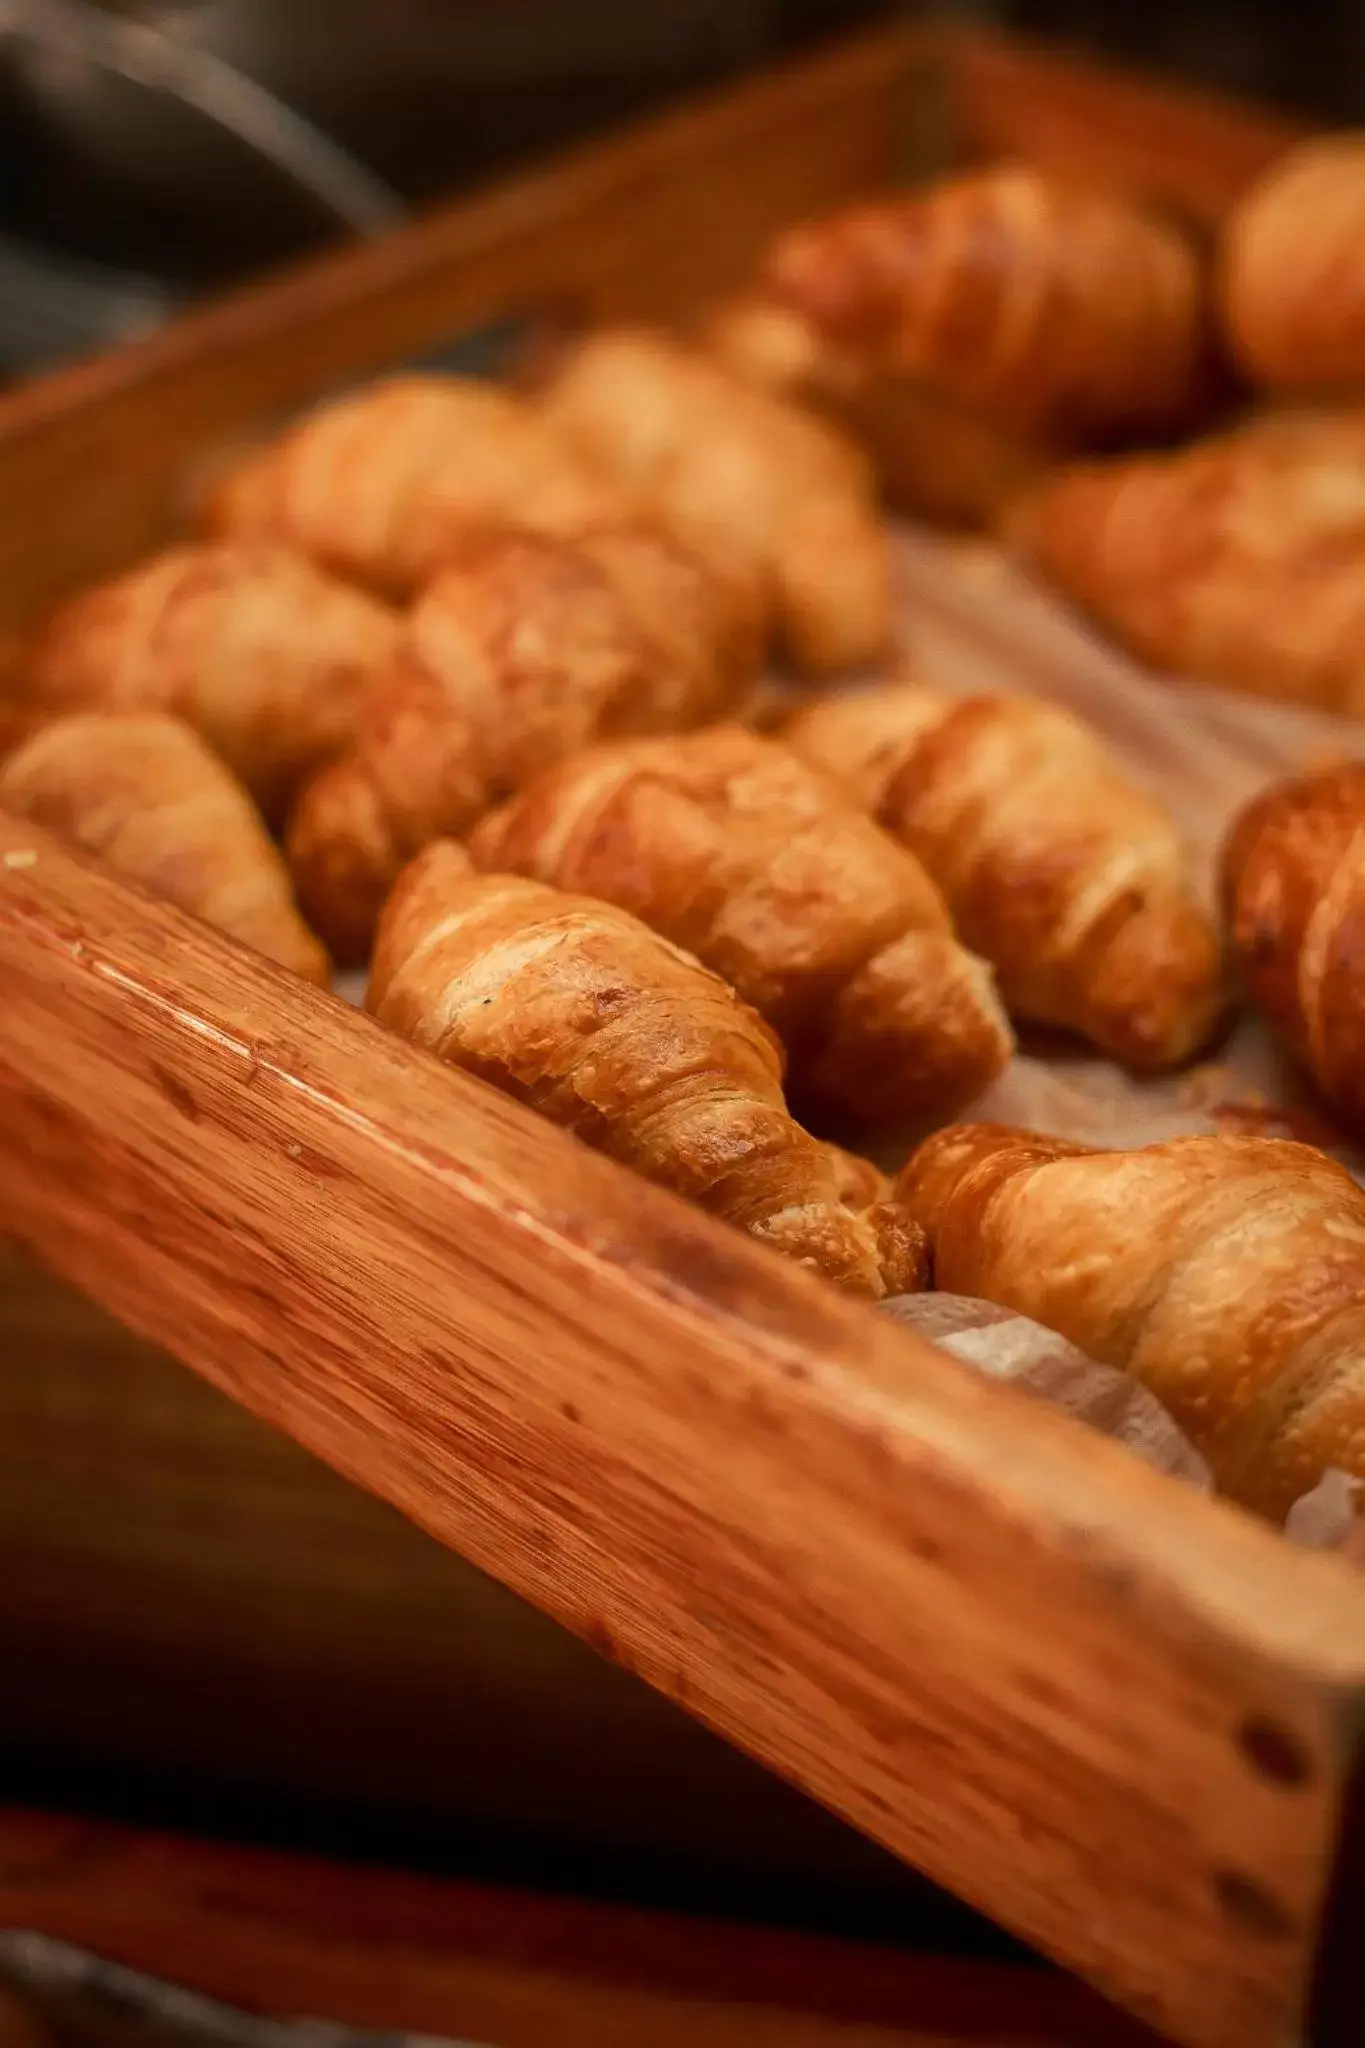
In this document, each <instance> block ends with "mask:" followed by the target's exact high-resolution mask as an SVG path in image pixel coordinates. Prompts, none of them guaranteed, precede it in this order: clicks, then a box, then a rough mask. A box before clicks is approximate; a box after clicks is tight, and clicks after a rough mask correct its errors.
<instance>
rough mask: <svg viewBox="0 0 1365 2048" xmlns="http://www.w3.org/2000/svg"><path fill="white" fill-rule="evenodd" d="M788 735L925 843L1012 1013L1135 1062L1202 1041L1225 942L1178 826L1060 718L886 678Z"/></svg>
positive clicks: (891, 825) (813, 711) (1046, 710)
mask: <svg viewBox="0 0 1365 2048" xmlns="http://www.w3.org/2000/svg"><path fill="white" fill-rule="evenodd" d="M784 730H785V737H786V738H787V740H788V742H789V744H790V745H791V746H792V747H794V748H795V749H796V751H797V752H798V753H799V754H802V755H803V756H804V757H805V758H806V759H808V760H810V761H813V762H814V763H816V765H817V766H819V767H822V768H825V769H827V770H829V771H830V772H832V773H833V774H835V775H836V776H838V777H840V778H841V779H842V780H843V781H844V782H845V783H846V784H847V786H848V787H849V788H850V790H852V792H853V793H854V794H855V795H856V796H857V798H858V799H859V801H860V802H861V803H862V804H863V805H864V806H865V808H867V809H868V810H870V811H871V812H872V813H873V815H874V816H875V817H876V818H877V819H878V820H879V821H880V822H881V824H882V825H884V826H885V827H886V829H887V830H888V831H890V832H891V833H892V835H893V836H894V837H896V838H898V839H900V840H901V841H903V843H904V844H905V845H906V846H908V847H909V848H910V849H911V851H912V852H914V853H916V854H918V855H919V858H920V859H921V860H922V861H923V863H924V865H925V867H926V868H927V869H928V871H929V873H930V874H931V875H932V876H933V878H934V880H935V881H936V882H937V883H938V885H939V887H940V889H942V891H943V893H944V896H945V897H946V899H947V903H948V908H949V910H950V911H951V913H952V917H953V922H954V924H955V926H956V928H957V931H958V934H959V936H960V937H961V939H962V941H963V943H964V944H965V945H967V946H969V947H970V948H971V949H972V951H973V952H974V953H979V954H980V955H981V956H982V957H983V958H984V959H986V960H988V961H989V962H990V963H991V965H992V967H993V968H994V969H995V972H996V977H997V979H998V981H999V983H1000V989H1001V993H1002V995H1003V997H1004V1000H1005V1004H1006V1007H1007V1008H1008V1009H1009V1010H1011V1011H1012V1012H1013V1013H1014V1014H1015V1015H1017V1016H1019V1017H1024V1018H1029V1019H1031V1020H1032V1021H1034V1022H1035V1023H1041V1024H1052V1025H1059V1026H1061V1027H1063V1028H1064V1029H1066V1030H1068V1031H1073V1032H1077V1033H1079V1034H1080V1036H1081V1037H1083V1038H1087V1039H1089V1040H1091V1041H1092V1043H1094V1044H1095V1045H1098V1046H1099V1047H1101V1048H1102V1049H1103V1050H1104V1051H1105V1052H1107V1053H1109V1054H1111V1055H1112V1056H1113V1057H1114V1058H1115V1059H1117V1060H1120V1061H1121V1062H1122V1063H1123V1064H1124V1065H1125V1066H1129V1067H1134V1068H1139V1069H1141V1068H1158V1067H1167V1066H1174V1065H1177V1064H1179V1062H1181V1061H1182V1060H1185V1059H1188V1058H1190V1057H1191V1056H1192V1055H1193V1054H1194V1053H1195V1052H1196V1051H1198V1049H1199V1048H1200V1046H1201V1045H1202V1044H1203V1043H1204V1042H1205V1040H1206V1039H1207V1038H1208V1037H1209V1035H1210V1033H1211V1031H1212V1029H1213V1027H1214V1025H1215V1023H1216V1022H1217V1020H1218V1017H1219V1014H1220V1012H1221V1008H1222V994H1221V972H1220V960H1219V948H1218V941H1217V938H1216V936H1215V933H1214V930H1213V926H1212V923H1211V921H1210V919H1209V918H1208V916H1207V915H1206V914H1205V912H1204V911H1203V909H1202V908H1201V907H1200V905H1199V903H1198V901H1197V899H1196V896H1195V894H1194V890H1193V885H1192V882H1191V879H1190V876H1189V873H1188V869H1187V862H1186V854H1185V849H1184V847H1183V845H1182V842H1181V839H1180V835H1179V834H1178V832H1177V831H1176V828H1175V826H1174V825H1173V824H1172V822H1171V820H1170V819H1169V818H1168V817H1167V816H1166V815H1165V813H1164V812H1163V811H1161V810H1160V809H1159V808H1158V807H1157V805H1155V804H1154V803H1152V802H1151V801H1150V799H1149V798H1148V797H1146V796H1145V795H1143V794H1142V793H1141V792H1140V791H1138V790H1136V789H1134V788H1131V787H1130V786H1129V784H1128V783H1127V782H1126V781H1124V779H1123V777H1122V776H1121V775H1120V774H1119V772H1118V770H1117V769H1116V767H1115V766H1114V764H1113V762H1112V761H1111V760H1110V758H1109V756H1108V754H1107V753H1106V751H1105V750H1104V748H1103V747H1102V746H1101V744H1100V742H1099V740H1098V739H1097V738H1096V736H1095V735H1094V734H1093V733H1091V732H1089V731H1088V730H1087V729H1086V728H1085V727H1084V726H1083V725H1082V724H1081V723H1080V722H1079V721H1078V720H1077V719H1075V718H1072V717H1071V716H1070V714H1069V713H1067V712H1065V711H1062V710H1061V709H1059V708H1058V707H1057V706H1056V705H1053V704H1044V703H1039V702H1034V701H1033V700H1031V699H1027V698H1023V697H1007V696H987V697H973V698H968V699H965V700H962V701H960V702H954V701H953V700H952V699H950V698H947V697H944V696H940V695H939V694H938V693H937V692H935V691H932V690H928V689H924V688H922V687H920V686H918V685H917V684H913V683H900V684H897V683H892V684H888V685H884V686H882V687H880V688H878V689H874V690H868V691H866V692H862V693H860V694H858V695H849V696H844V697H840V698H830V699H827V700H826V701H825V702H823V703H817V704H813V705H811V706H809V707H808V708H806V709H804V710H801V711H798V712H797V713H796V715H795V716H794V717H793V718H792V719H791V720H790V721H789V722H788V723H787V725H786V727H785V729H784ZM967 1291H970V1290H967Z"/></svg>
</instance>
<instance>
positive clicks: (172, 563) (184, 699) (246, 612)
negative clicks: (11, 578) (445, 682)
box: [17, 543, 398, 811]
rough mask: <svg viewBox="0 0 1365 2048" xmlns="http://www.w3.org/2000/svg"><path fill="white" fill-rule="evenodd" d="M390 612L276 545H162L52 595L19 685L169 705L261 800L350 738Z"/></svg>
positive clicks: (67, 700) (67, 702)
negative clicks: (93, 580) (92, 581)
mask: <svg viewBox="0 0 1365 2048" xmlns="http://www.w3.org/2000/svg"><path fill="white" fill-rule="evenodd" d="M397 636H398V621H397V619H396V618H395V617H394V615H393V614H392V613H391V612H390V611H388V610H387V609H386V608H385V607H384V606H383V605H379V604H376V603H375V602H374V600H373V599H372V598H369V597H366V596H364V595H362V593H361V592H359V591H356V590H350V589H348V588H347V587H346V585H345V584H343V583H337V582H334V581H333V580H332V578H331V577H329V576H324V575H322V574H321V573H320V572H319V571H318V570H316V569H314V568H313V567H312V566H311V564H309V563H308V562H305V561H304V560H303V559H302V558H301V557H300V556H298V555H295V554H292V553H290V552H289V551H288V550H287V549H283V548H278V547H274V546H270V545H264V546H263V545H261V544H260V543H254V544H250V545H235V544H231V543H227V544H218V545H213V544H211V545H209V546H204V547H180V548H171V549H169V550H168V551H167V552H166V553H165V554H161V555H156V556H154V557H153V558H152V559H151V560H150V561H147V562H143V563H142V564H140V566H139V567H137V568H135V569H132V570H130V571H129V572H128V573H127V574H126V575H124V576H118V577H115V578H114V579H113V580H112V581H110V582H108V583H102V584H99V585H98V586H97V587H96V588H94V589H92V590H86V591H83V592H81V593H80V594H79V595H77V596H76V597H74V598H71V599H70V600H69V601H68V602H67V603H66V604H63V605H61V606H59V607H58V609H57V611H56V612H55V613H53V615H52V616H51V618H50V619H49V620H48V621H47V623H46V624H45V625H44V626H43V627H40V628H39V630H38V632H37V633H36V635H35V636H34V638H33V639H32V640H31V641H30V642H29V644H28V646H27V648H26V650H25V653H24V656H23V658H22V661H21V664H20V673H19V678H18V684H17V688H18V691H19V692H20V693H21V695H22V696H23V697H24V698H25V699H27V701H28V702H29V703H30V704H32V705H33V706H34V707H35V709H38V710H41V711H45V712H51V713H54V714H55V713H56V712H59V711H69V710H74V709H77V708H78V707H85V706H89V707H101V708H103V709H106V710H111V711H114V710H147V711H168V712H172V713H174V715H175V716H176V717H178V718H181V719H183V720H184V721H185V723H186V724H187V725H191V726H193V727H194V729H195V731H196V732H198V733H199V734H200V735H201V737H202V738H204V739H205V740H207V741H208V743H209V745H210V746H211V747H212V748H213V750H214V752H215V753H217V754H220V755H221V756H222V758H223V760H225V761H226V762H227V763H228V766H229V767H230V768H232V769H233V770H234V771H235V772H236V774H238V775H239V776H240V777H241V779H242V781H243V782H244V783H245V784H246V785H247V787H248V788H249V789H250V790H251V792H252V794H253V796H255V798H256V799H257V801H258V802H259V803H260V804H261V805H262V807H263V808H265V809H266V810H268V811H273V810H275V809H276V808H277V807H278V806H279V805H280V803H281V802H283V800H284V799H285V798H286V797H287V796H288V794H289V793H290V792H291V791H292V789H293V787H294V786H295V784H296V783H297V782H298V781H299V779H300V777H301V776H302V775H304V774H305V773H307V772H309V771H311V770H312V769H313V768H316V767H317V766H318V764H319V762H321V761H324V760H326V759H327V758H328V757H329V756H330V755H332V754H335V753H336V752H337V751H338V749H339V748H340V747H341V746H343V745H344V744H345V742H346V741H347V740H348V739H349V738H350V736H351V733H352V732H353V730H354V727H355V719H356V712H357V709H358V706H359V703H360V700H361V697H362V695H363V694H364V691H365V689H366V687H367V685H368V684H369V683H370V681H371V679H372V678H373V677H374V676H375V674H376V673H378V671H379V670H380V669H381V668H382V667H383V665H384V664H385V663H386V662H387V661H388V660H389V658H390V657H391V656H392V654H393V651H394V648H395V646H396V644H397Z"/></svg>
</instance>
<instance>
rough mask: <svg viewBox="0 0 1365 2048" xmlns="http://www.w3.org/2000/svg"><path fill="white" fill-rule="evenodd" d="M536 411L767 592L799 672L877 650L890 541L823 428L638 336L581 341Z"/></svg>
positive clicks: (842, 449)
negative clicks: (544, 413) (887, 539)
mask: <svg viewBox="0 0 1365 2048" xmlns="http://www.w3.org/2000/svg"><path fill="white" fill-rule="evenodd" d="M543 404H544V408H545V412H546V416H547V418H548V419H549V420H550V421H551V422H552V424H553V425H554V426H556V427H557V428H558V429H560V430H561V431H562V432H563V433H564V434H565V435H566V436H567V437H568V438H569V439H570V440H572V441H573V442H574V444H575V445H576V446H577V447H579V448H581V449H582V450H583V452H584V454H585V456H586V457H588V458H589V459H590V460H592V461H593V462H594V463H596V464H599V465H600V466H601V467H602V468H604V469H606V470H609V471H610V472H611V474H612V475H613V476H614V477H616V478H617V480H618V481H619V483H620V484H621V485H622V486H623V487H624V488H626V489H627V490H629V491H630V492H631V493H632V494H633V495H635V496H636V497H638V498H639V499H640V500H641V501H642V503H644V504H645V505H646V506H648V508H649V510H650V511H651V512H652V513H653V514H654V515H655V516H656V517H658V518H660V519H662V520H663V521H664V523H665V524H666V525H667V526H668V527H669V528H670V530H672V531H674V532H676V533H679V534H681V535H682V536H683V537H684V538H685V539H686V540H687V541H688V542H689V544H691V545H693V546H695V547H698V548H700V549H701V550H702V551H703V552H704V553H705V554H706V555H707V557H708V559H710V560H711V561H712V562H713V563H715V564H716V565H717V566H718V567H719V568H721V569H723V570H726V571H727V572H728V573H730V574H739V575H742V576H743V577H745V578H746V579H747V580H749V581H751V582H752V583H754V584H755V585H756V586H757V587H758V588H760V589H761V590H762V591H764V592H766V593H767V596H768V600H769V602H770V605H771V607H772V609H773V611H774V613H775V616H776V619H777V622H778V628H779V631H780V633H781V636H782V638H783V641H784V643H785V647H786V651H787V653H788V654H789V655H790V657H791V659H792V661H793V662H794V663H795V664H796V666H797V667H798V668H801V669H803V670H807V671H810V672H812V673H824V672H826V671H829V670H834V669H840V668H849V667H854V666H856V665H857V664H859V663H863V662H870V661H873V660H875V659H876V658H877V657H878V656H879V655H881V654H882V653H884V651H885V649H886V647H887V645H888V643H889V640H890V636H891V589H890V564H889V554H888V549H887V543H886V536H885V534H884V532H883V530H882V527H881V523H880V521H879V519H878V516H877V508H876V503H875V495H874V490H873V483H872V476H871V471H870V468H869V466H868V464H867V462H866V461H865V459H864V458H863V456H862V455H860V454H859V452H858V451H857V450H856V449H855V448H854V446H853V444H852V443H851V442H850V441H848V440H847V439H846V438H845V437H844V436H842V435H840V434H838V433H837V432H836V431H835V430H834V429H833V428H832V427H829V426H827V425H825V423H824V422H823V421H821V420H818V419H816V418H814V417H813V416H812V415H810V414H809V413H807V412H805V411H803V410H802V409H801V408H800V407H798V406H794V405H789V404H787V403H786V402H785V401H783V400H782V399H780V398H778V397H775V396H773V395H772V394H771V393H769V392H767V391H763V390H760V389H758V388H757V387H756V386H754V385H752V384H750V383H747V382H746V381H745V380H744V379H743V378H741V377H737V376H735V375H733V374H732V373H731V372H730V371H728V370H726V369H725V367H724V366H723V365H722V364H720V363H719V362H717V361H713V360H712V359H710V358H708V357H707V356H705V355H704V354H702V353H701V352H700V351H695V350H691V349H688V348H685V347H684V346H682V345H681V344H680V343H676V342H672V341H669V340H667V339H666V338H665V337H663V336H662V335H656V334H652V333H650V332H648V331H647V330H643V329H641V330H638V331H637V330H635V329H629V328H619V329H609V330H607V331H605V332H603V333H599V334H595V335H592V336H590V337H589V338H588V339H587V340H586V341H584V342H582V343H581V344H580V345H579V346H578V347H577V348H576V349H574V350H573V351H572V353H571V354H570V355H569V357H568V359H567V361H566V362H565V363H564V364H563V366H562V367H561V368H560V369H559V371H558V372H557V373H556V375H555V376H554V377H553V379H552V380H551V382H550V384H549V385H548V388H547V390H546V392H545V395H544V400H543Z"/></svg>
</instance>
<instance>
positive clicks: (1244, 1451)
mask: <svg viewBox="0 0 1365 2048" xmlns="http://www.w3.org/2000/svg"><path fill="white" fill-rule="evenodd" d="M896 1192H897V1194H898V1196H899V1197H900V1199H901V1200H902V1201H903V1202H904V1203H905V1205H906V1207H907V1208H908V1209H909V1211H910V1213H911V1215H912V1216H914V1218H915V1220H916V1221H917V1222H918V1223H920V1224H921V1225H922V1226H923V1228H924V1229H925V1231H926V1233H927V1235H928V1238H929V1244H930V1251H931V1256H932V1259H933V1268H934V1279H935V1284H936V1285H937V1286H938V1287H941V1288H944V1289H946V1290H948V1291H949V1292H952V1293H961V1294H973V1295H982V1296H984V1297H985V1298H986V1299H987V1300H990V1301H997V1302H1000V1303H1002V1304H1003V1305H1004V1306H1005V1307H1008V1308H1013V1309H1016V1310H1018V1312H1019V1313H1020V1314H1021V1315H1027V1316H1032V1317H1033V1318H1034V1320H1035V1321H1037V1322H1040V1323H1043V1324H1045V1325H1046V1327H1047V1328H1048V1329H1050V1330H1056V1331H1058V1332H1059V1333H1060V1334H1061V1335H1062V1336H1064V1337H1069V1338H1070V1339H1071V1341H1072V1342H1073V1343H1074V1344H1078V1345H1079V1346H1080V1347H1081V1349H1082V1350H1083V1351H1085V1352H1087V1353H1088V1354H1089V1355H1090V1357H1092V1358H1095V1359H1098V1360H1099V1361H1100V1362H1101V1363H1102V1364H1106V1365H1113V1366H1118V1367H1121V1368H1122V1369H1123V1370H1124V1371H1127V1372H1131V1373H1132V1374H1133V1375H1134V1376H1135V1377H1136V1378H1137V1379H1139V1380H1141V1381H1142V1383H1143V1384H1144V1385H1145V1386H1147V1387H1149V1388H1150V1389H1151V1390H1152V1392H1153V1393H1154V1394H1155V1395H1156V1396H1157V1397H1158V1399H1159V1400H1161V1401H1162V1402H1163V1403H1164V1404H1165V1406H1166V1407H1167V1408H1168V1409H1169V1411H1170V1413H1171V1414H1172V1415H1173V1416H1174V1417H1175V1419H1176V1421H1177V1422H1178V1423H1180V1424H1181V1426H1182V1427H1183V1428H1184V1429H1185V1430H1186V1432H1187V1433H1188V1435H1189V1436H1190V1438H1191V1440H1192V1441H1193V1442H1194V1444H1195V1445H1196V1447H1197V1448H1198V1449H1199V1450H1200V1451H1202V1452H1203V1454H1204V1456H1205V1457H1206V1458H1207V1459H1208V1461H1209V1464H1210V1466H1211V1468H1212V1470H1213V1474H1214V1477H1215V1480H1216V1481H1217V1484H1218V1486H1219V1487H1220V1489H1221V1490H1222V1491H1223V1492H1225V1493H1227V1494H1230V1495H1231V1496H1232V1497H1233V1498H1234V1499H1235V1500H1239V1501H1241V1502H1242V1503H1243V1504H1244V1505H1245V1506H1247V1507H1251V1508H1255V1509H1257V1510H1259V1511H1260V1512H1261V1513H1263V1514H1266V1515H1269V1516H1273V1517H1274V1518H1276V1519H1283V1517H1284V1515H1285V1514H1286V1513H1287V1511H1288V1509H1289V1508H1290V1506H1291V1505H1292V1503H1293V1502H1294V1501H1295V1500H1297V1499H1298V1498H1299V1496H1300V1495H1301V1494H1303V1493H1306V1492H1307V1491H1308V1490H1309V1489H1310V1488H1311V1487H1312V1486H1313V1485H1314V1484H1315V1483H1316V1481H1317V1480H1318V1479H1319V1478H1320V1477H1321V1476H1322V1474H1323V1472H1324V1471H1325V1470H1326V1469H1327V1468H1328V1467H1329V1466H1339V1467H1341V1468H1342V1469H1343V1470H1344V1471H1346V1472H1348V1473H1353V1474H1355V1475H1357V1476H1363V1475H1365V1192H1362V1190H1361V1189H1360V1188H1359V1187H1357V1185H1356V1183H1355V1182H1354V1181H1353V1180H1352V1178H1351V1176H1350V1175H1349V1174H1348V1173H1347V1172H1346V1171H1345V1169H1344V1168H1342V1167H1340V1166H1337V1165H1335V1164H1334V1163H1333V1162H1332V1161H1331V1160H1330V1159H1328V1158H1326V1157H1325V1156H1324V1154H1322V1153H1321V1152H1317V1151H1314V1150H1313V1148H1312V1147H1311V1146H1308V1145H1297V1144H1291V1143H1289V1142H1287V1141H1285V1140H1283V1139H1275V1138H1245V1137H1226V1138H1224V1137H1200V1138H1176V1139H1174V1140H1172V1141H1171V1142H1169V1143H1167V1144H1162V1145H1148V1146H1145V1147H1144V1148H1143V1149H1142V1150H1140V1151H1135V1152H1102V1151H1096V1150H1093V1149H1091V1148H1088V1147H1086V1146H1083V1145H1072V1144H1068V1143H1067V1142H1066V1141H1065V1140H1062V1139H1056V1138H1047V1137H1042V1136H1040V1135H1038V1134H1037V1133H1034V1132H1028V1131H1014V1130H1008V1129H1005V1128H1003V1127H1002V1126H999V1125H994V1124H963V1125H957V1126H955V1127H953V1128H951V1129H949V1130H946V1131H940V1132H939V1133H937V1135H936V1136H934V1137H932V1138H930V1139H928V1140H927V1141H926V1142H925V1144H923V1145H922V1146H921V1147H920V1148H919V1150H918V1152H916V1153H915V1154H914V1155H913V1157H912V1158H911V1159H910V1161H909V1162H908V1164H907V1165H906V1167H905V1169H904V1170H903V1172H902V1173H901V1175H900V1178H899V1180H898V1181H897V1184H896Z"/></svg>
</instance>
